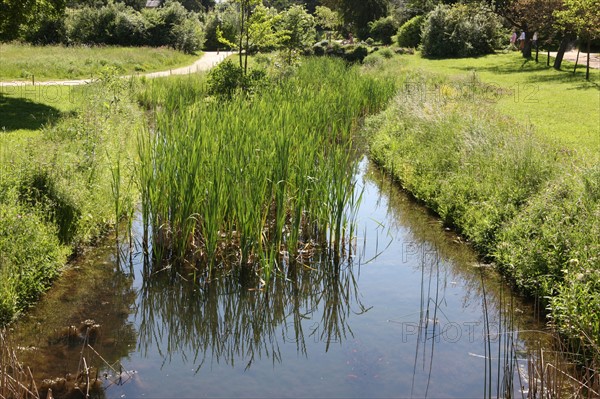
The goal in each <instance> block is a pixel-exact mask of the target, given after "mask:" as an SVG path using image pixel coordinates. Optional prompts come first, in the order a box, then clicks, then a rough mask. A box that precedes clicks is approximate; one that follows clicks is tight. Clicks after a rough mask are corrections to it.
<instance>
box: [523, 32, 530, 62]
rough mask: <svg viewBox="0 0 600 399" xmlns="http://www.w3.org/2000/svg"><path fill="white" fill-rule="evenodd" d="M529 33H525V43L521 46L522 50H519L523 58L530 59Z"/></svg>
mask: <svg viewBox="0 0 600 399" xmlns="http://www.w3.org/2000/svg"><path fill="white" fill-rule="evenodd" d="M531 36H533V35H532V34H531V32H525V43H524V44H523V49H522V50H521V54H523V58H531Z"/></svg>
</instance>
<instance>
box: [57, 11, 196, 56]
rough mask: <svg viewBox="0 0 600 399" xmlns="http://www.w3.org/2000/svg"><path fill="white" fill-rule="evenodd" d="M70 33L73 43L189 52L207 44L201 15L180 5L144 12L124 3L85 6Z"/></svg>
mask: <svg viewBox="0 0 600 399" xmlns="http://www.w3.org/2000/svg"><path fill="white" fill-rule="evenodd" d="M66 31H67V40H68V41H69V42H71V43H83V44H110V45H125V46H169V47H172V48H174V49H177V50H180V51H183V52H186V53H193V52H195V51H197V50H200V49H201V48H202V45H203V44H204V34H203V29H202V25H201V24H200V21H199V19H198V14H196V13H193V12H188V11H187V10H186V9H185V8H184V7H183V6H182V5H181V4H179V3H178V2H170V3H167V5H166V6H165V7H161V8H159V9H148V10H143V11H141V12H139V11H136V10H135V9H133V8H131V7H127V6H126V5H124V4H122V3H109V4H108V5H106V6H104V7H101V8H91V7H84V8H82V9H81V10H79V11H78V12H76V13H72V14H71V15H70V16H69V17H68V18H67V28H66Z"/></svg>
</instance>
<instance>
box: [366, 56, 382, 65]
mask: <svg viewBox="0 0 600 399" xmlns="http://www.w3.org/2000/svg"><path fill="white" fill-rule="evenodd" d="M363 64H365V65H366V66H369V67H379V66H381V65H383V57H382V56H381V54H380V53H371V54H369V55H367V56H366V57H365V59H364V60H363Z"/></svg>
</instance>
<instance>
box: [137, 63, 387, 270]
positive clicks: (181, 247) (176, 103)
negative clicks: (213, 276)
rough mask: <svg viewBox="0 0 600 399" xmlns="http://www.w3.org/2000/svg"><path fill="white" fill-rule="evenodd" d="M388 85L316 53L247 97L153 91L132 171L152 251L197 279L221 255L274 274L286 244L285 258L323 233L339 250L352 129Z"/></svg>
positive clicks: (348, 197) (348, 195)
mask: <svg viewBox="0 0 600 399" xmlns="http://www.w3.org/2000/svg"><path fill="white" fill-rule="evenodd" d="M157 89H158V88H157ZM393 90H394V87H393V85H391V84H389V82H385V81H383V80H379V79H375V78H371V77H367V76H364V75H361V73H360V72H359V71H358V69H356V68H351V69H348V68H347V66H346V65H345V64H344V63H343V62H342V61H336V60H330V59H313V60H305V61H304V62H303V63H302V65H301V66H300V67H299V69H298V70H297V71H296V72H295V73H294V74H293V75H291V76H290V77H289V78H288V79H286V80H285V81H281V82H279V83H272V84H271V85H270V86H269V87H268V89H265V90H259V91H257V92H256V93H255V94H254V95H253V96H251V97H248V96H240V95H236V96H233V97H232V98H230V99H210V100H209V99H204V98H202V97H201V98H200V99H199V98H198V96H196V95H195V96H188V95H187V94H185V92H182V91H171V92H169V93H167V95H166V96H165V97H164V98H160V97H155V101H157V102H159V104H160V105H161V110H157V113H156V123H155V125H156V130H155V132H154V133H150V132H148V133H146V135H145V136H144V137H142V148H141V159H142V166H141V169H140V172H141V174H140V176H139V177H140V187H141V188H142V202H143V208H144V217H145V221H146V223H147V225H148V226H149V227H151V228H152V229H151V231H152V234H153V242H154V247H153V248H154V252H155V256H156V257H157V258H158V259H162V258H163V257H168V258H174V259H175V260H179V261H183V260H185V262H184V263H185V264H190V265H192V266H193V267H194V268H197V269H198V272H199V273H201V274H203V275H204V273H205V272H206V273H210V270H211V267H218V266H220V265H221V262H223V266H225V265H226V264H231V263H233V264H234V265H237V264H241V265H244V266H246V265H250V266H251V267H256V268H257V269H259V270H260V273H261V274H262V275H263V277H264V279H265V281H269V279H270V276H271V275H272V274H271V273H272V272H274V271H275V269H274V268H277V267H283V265H284V263H285V262H287V260H285V258H284V257H283V255H282V253H283V252H282V251H286V253H288V252H289V258H290V260H292V259H294V258H295V257H296V256H302V248H310V247H314V245H317V244H321V245H323V247H326V246H327V241H328V240H331V245H332V248H337V251H341V250H342V248H341V245H342V243H343V240H344V238H345V237H346V234H347V231H346V229H347V228H349V227H350V225H349V221H348V219H347V218H348V217H349V216H348V214H347V211H348V209H349V208H348V207H350V208H352V203H353V200H356V199H353V197H352V192H353V189H352V187H353V181H352V176H353V173H354V172H353V171H354V167H355V166H356V162H357V159H356V158H355V157H354V156H353V147H354V145H353V130H354V127H355V126H356V124H357V118H358V117H360V115H362V114H364V113H367V112H372V111H375V110H376V109H377V108H378V107H380V106H381V105H383V103H384V102H385V100H386V99H387V98H388V97H389V96H390V95H391V94H392V91H393ZM158 93H162V91H160V90H159V91H158ZM149 97H150V98H152V97H153V96H152V95H150V96H149ZM176 176H185V179H181V178H177V177H176ZM337 251H334V252H337ZM226 260H228V261H227V262H225V261H226Z"/></svg>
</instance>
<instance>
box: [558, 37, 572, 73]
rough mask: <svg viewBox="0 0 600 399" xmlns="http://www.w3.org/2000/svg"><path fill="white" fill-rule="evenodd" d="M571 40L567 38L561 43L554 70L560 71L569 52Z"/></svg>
mask: <svg viewBox="0 0 600 399" xmlns="http://www.w3.org/2000/svg"><path fill="white" fill-rule="evenodd" d="M570 40H571V38H570V37H569V36H565V37H564V38H563V39H562V41H561V42H560V47H559V48H558V53H557V54H556V58H555V59H554V69H557V70H558V69H560V66H561V65H562V61H563V58H564V56H565V52H566V51H567V46H568V45H569V41H570Z"/></svg>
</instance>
